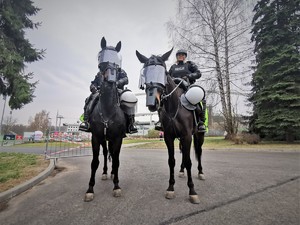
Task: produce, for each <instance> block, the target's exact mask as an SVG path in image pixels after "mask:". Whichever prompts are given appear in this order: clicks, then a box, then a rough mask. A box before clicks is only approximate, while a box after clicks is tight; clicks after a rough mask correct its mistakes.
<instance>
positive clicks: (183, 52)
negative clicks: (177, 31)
mask: <svg viewBox="0 0 300 225" xmlns="http://www.w3.org/2000/svg"><path fill="white" fill-rule="evenodd" d="M179 54H184V55H185V57H187V51H186V50H184V49H179V50H178V51H177V52H176V56H177V55H179Z"/></svg>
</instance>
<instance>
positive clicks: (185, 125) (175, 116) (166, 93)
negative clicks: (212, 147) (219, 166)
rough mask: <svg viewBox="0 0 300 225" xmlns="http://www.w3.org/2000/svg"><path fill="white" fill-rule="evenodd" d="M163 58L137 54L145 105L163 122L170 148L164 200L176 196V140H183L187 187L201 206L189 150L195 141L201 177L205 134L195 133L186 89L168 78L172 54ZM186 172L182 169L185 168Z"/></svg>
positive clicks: (182, 147) (183, 159) (167, 54)
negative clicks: (186, 103) (182, 99)
mask: <svg viewBox="0 0 300 225" xmlns="http://www.w3.org/2000/svg"><path fill="white" fill-rule="evenodd" d="M172 50H173V49H171V50H170V51H169V52H167V53H165V54H163V55H162V56H154V55H152V56H151V57H150V58H147V57H146V56H144V55H142V54H140V53H139V52H138V51H136V55H137V57H138V59H139V61H140V62H141V63H144V67H143V71H142V74H141V79H140V85H142V87H144V85H145V86H146V89H145V90H146V98H147V99H146V105H147V107H148V109H149V110H150V111H152V112H154V111H158V112H159V117H160V121H161V123H162V126H163V129H164V141H165V143H166V145H167V148H168V155H169V158H168V164H169V169H170V179H169V186H168V189H167V191H166V195H165V197H166V198H168V199H172V198H174V197H175V193H174V184H175V177H174V167H175V157H174V141H175V139H176V138H178V139H179V140H180V145H181V151H182V161H183V165H182V167H185V168H186V170H187V177H188V181H187V185H188V187H189V199H190V201H191V202H192V203H196V204H198V203H199V202H200V200H199V197H198V195H197V193H196V191H195V189H194V183H193V179H192V174H191V167H192V162H191V158H190V149H191V143H192V139H193V138H194V148H195V154H196V158H197V160H198V163H199V164H198V170H199V174H202V175H203V173H202V166H201V155H202V148H201V146H202V144H203V141H204V133H197V132H196V124H195V122H194V114H193V112H192V111H189V110H187V109H186V108H184V107H183V106H182V105H181V102H180V96H181V95H182V94H183V92H184V91H183V89H181V88H179V85H177V84H176V83H175V82H174V81H173V79H172V78H171V77H170V76H168V75H167V71H166V65H165V61H166V60H167V59H168V58H169V56H170V54H171V52H172ZM182 169H183V168H182Z"/></svg>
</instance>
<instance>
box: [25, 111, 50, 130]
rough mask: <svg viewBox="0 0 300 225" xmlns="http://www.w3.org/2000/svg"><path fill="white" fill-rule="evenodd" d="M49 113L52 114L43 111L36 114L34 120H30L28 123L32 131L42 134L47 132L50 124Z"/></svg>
mask: <svg viewBox="0 0 300 225" xmlns="http://www.w3.org/2000/svg"><path fill="white" fill-rule="evenodd" d="M49 113H50V112H47V111H46V110H42V111H41V112H39V113H37V114H35V116H34V119H32V118H30V119H29V121H28V123H29V129H30V130H31V131H37V130H40V131H42V132H46V131H47V129H48V127H49V124H50V118H49Z"/></svg>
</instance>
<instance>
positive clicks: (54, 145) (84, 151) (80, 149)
mask: <svg viewBox="0 0 300 225" xmlns="http://www.w3.org/2000/svg"><path fill="white" fill-rule="evenodd" d="M90 155H93V151H92V146H91V141H90V137H85V139H81V138H79V137H78V134H76V135H74V134H73V133H72V132H70V133H67V132H64V133H63V135H60V136H59V137H51V136H48V138H47V139H46V149H45V158H46V159H52V158H67V157H82V156H90Z"/></svg>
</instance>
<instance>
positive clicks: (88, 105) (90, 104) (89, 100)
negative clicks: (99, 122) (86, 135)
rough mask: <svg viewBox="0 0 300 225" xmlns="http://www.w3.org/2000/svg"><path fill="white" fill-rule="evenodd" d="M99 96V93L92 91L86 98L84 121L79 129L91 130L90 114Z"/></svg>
mask: <svg viewBox="0 0 300 225" xmlns="http://www.w3.org/2000/svg"><path fill="white" fill-rule="evenodd" d="M96 97H97V94H95V93H92V94H91V95H90V96H89V97H87V98H86V100H85V105H84V108H83V110H84V113H83V122H82V123H81V124H80V125H79V130H81V131H85V132H90V124H89V122H88V121H89V115H90V113H91V111H92V109H93V105H94V104H95V103H94V102H95V99H96Z"/></svg>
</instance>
